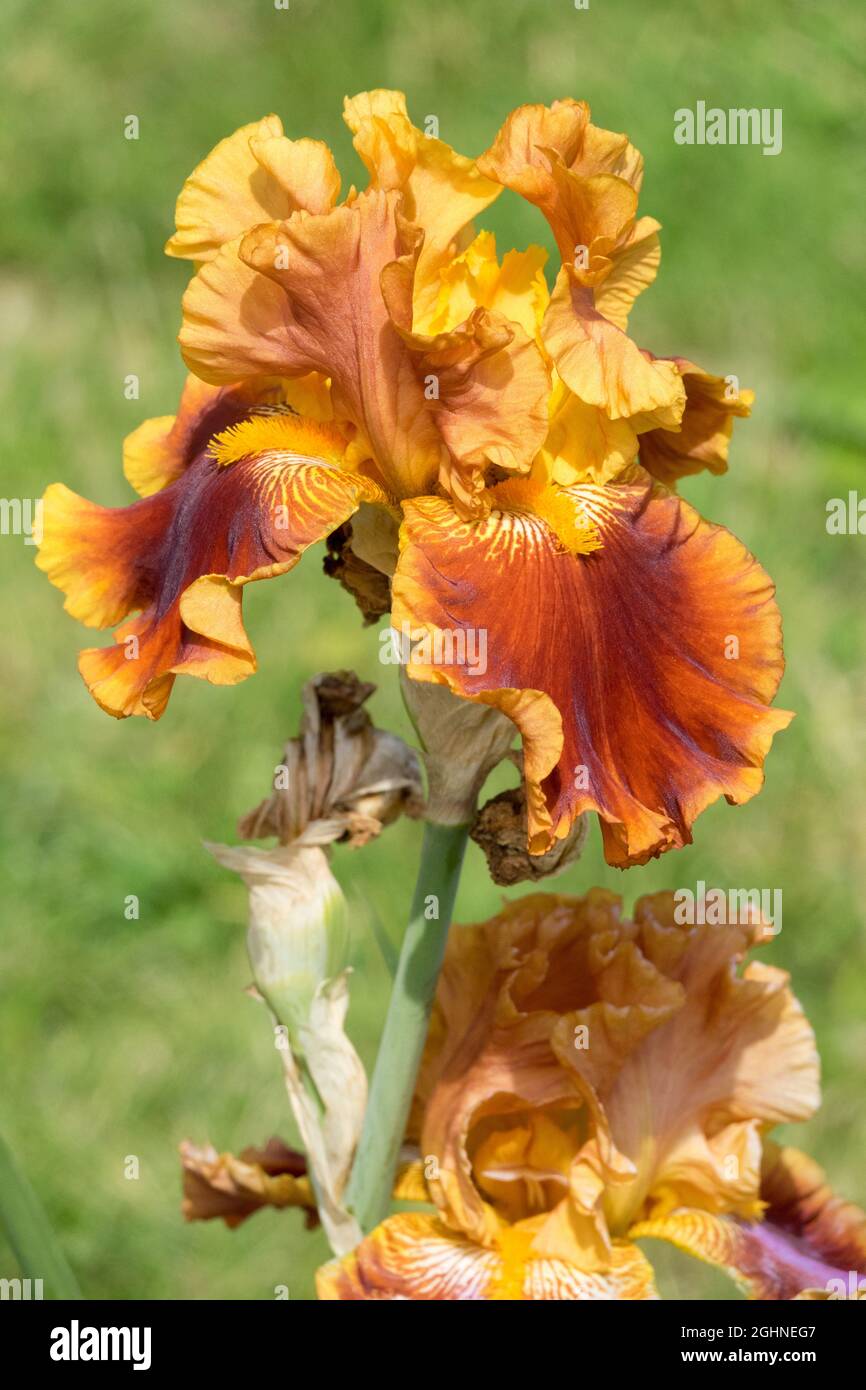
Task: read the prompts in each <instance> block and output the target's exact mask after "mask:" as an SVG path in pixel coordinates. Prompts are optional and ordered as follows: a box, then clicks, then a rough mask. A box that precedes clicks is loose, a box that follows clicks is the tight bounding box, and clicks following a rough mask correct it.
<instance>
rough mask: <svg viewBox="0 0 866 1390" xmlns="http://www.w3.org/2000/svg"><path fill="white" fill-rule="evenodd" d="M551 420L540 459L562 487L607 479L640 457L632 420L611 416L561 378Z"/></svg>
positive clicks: (609, 479)
mask: <svg viewBox="0 0 866 1390" xmlns="http://www.w3.org/2000/svg"><path fill="white" fill-rule="evenodd" d="M549 409H550V423H549V426H548V431H547V436H546V438H545V441H544V447H543V449H542V450H541V461H542V462H543V463H544V465H545V467H546V468H547V470H548V474H549V477H550V479H551V480H552V481H553V482H555V483H559V484H560V485H561V486H563V487H571V486H572V485H573V484H574V483H598V484H602V483H608V482H611V481H612V480H613V479H614V478H618V477H620V475H621V474H623V473H624V472H625V470H626V469H627V468H628V466H629V464H631V463H633V462H634V460H635V459H636V458H637V451H638V436H637V431H636V430H635V428H634V425H633V424H632V422H631V421H629V420H623V419H620V420H612V419H611V418H610V416H609V415H606V414H605V412H604V411H603V410H600V409H599V407H598V406H597V405H587V404H586V402H585V401H582V400H581V399H580V397H579V396H575V394H574V392H573V391H569V389H568V387H567V386H566V385H565V383H564V382H562V381H560V380H559V379H558V378H557V380H556V383H555V385H554V389H553V391H552V393H551V396H550V401H549Z"/></svg>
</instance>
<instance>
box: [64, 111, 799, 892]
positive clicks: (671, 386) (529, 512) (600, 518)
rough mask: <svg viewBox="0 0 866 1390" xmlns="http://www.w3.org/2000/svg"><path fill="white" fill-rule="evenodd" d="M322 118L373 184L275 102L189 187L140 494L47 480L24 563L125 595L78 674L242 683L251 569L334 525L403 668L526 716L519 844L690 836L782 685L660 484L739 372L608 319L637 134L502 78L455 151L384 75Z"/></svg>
mask: <svg viewBox="0 0 866 1390" xmlns="http://www.w3.org/2000/svg"><path fill="white" fill-rule="evenodd" d="M345 119H346V121H347V123H348V125H349V127H350V129H351V131H352V134H353V138H354V144H355V148H356V149H357V151H358V153H359V154H360V156H361V159H362V160H363V162H364V164H365V165H366V168H367V170H368V172H369V185H368V187H367V188H366V189H365V190H364V191H362V192H360V193H357V192H356V191H355V190H354V189H350V190H349V192H348V194H347V195H346V197H345V199H344V200H343V201H342V202H340V201H338V199H339V194H340V178H339V175H338V173H337V170H336V167H335V164H334V160H333V158H332V156H331V154H330V151H329V150H328V149H327V147H326V146H325V145H323V144H322V143H321V142H319V141H316V140H307V139H303V140H291V139H289V138H288V137H287V136H286V135H285V134H284V133H283V129H282V125H281V123H280V121H279V119H278V118H277V117H276V116H272V115H271V116H266V117H265V118H264V119H263V120H261V121H258V122H254V123H252V124H250V125H247V126H244V127H242V128H241V129H240V130H238V131H236V132H235V133H234V134H233V135H232V136H230V137H229V138H228V139H226V140H223V141H222V142H221V143H220V144H219V145H218V146H217V147H216V148H215V149H214V150H213V151H212V152H211V154H209V155H208V156H207V158H206V159H205V160H204V161H203V162H202V163H201V164H200V165H199V166H198V168H197V169H196V170H195V171H194V172H193V174H192V175H191V176H190V178H189V179H188V180H187V183H186V184H185V185H184V188H183V190H182V192H181V194H180V197H179V199H178V204H177V219H176V220H177V232H176V234H175V236H173V237H172V239H171V240H170V242H169V243H168V247H167V250H168V252H169V254H170V255H173V256H179V257H184V258H187V259H189V260H191V261H193V262H194V263H195V265H196V267H197V271H196V274H195V275H194V277H193V279H192V280H191V282H190V284H189V286H188V288H187V291H186V293H185V295H184V300H183V326H182V329H181V333H180V343H181V348H182V352H183V355H184V358H185V361H186V362H187V364H188V366H189V368H190V371H191V372H192V373H193V375H192V376H191V378H190V380H189V382H188V383H187V386H186V388H185V390H184V393H183V397H182V399H181V404H180V409H179V413H178V415H177V417H176V418H174V419H172V417H162V418H161V419H158V420H151V421H147V422H146V423H145V424H143V425H142V426H140V428H139V429H138V430H137V431H136V432H135V434H133V435H132V436H131V437H130V439H129V440H128V441H127V445H126V451H125V468H126V472H127V476H128V478H129V480H130V482H131V483H132V485H133V486H134V487H135V488H137V490H138V491H139V493H140V494H141V497H140V500H139V501H137V502H134V503H133V504H132V505H131V506H129V507H126V508H104V507H99V506H96V505H95V504H93V503H91V502H88V501H85V500H84V499H83V498H81V497H77V496H76V495H75V494H74V493H72V492H70V491H69V490H68V489H67V488H65V487H64V486H63V485H61V484H55V485H53V486H52V487H51V488H49V489H48V491H47V493H46V495H45V499H44V503H45V504H44V528H43V529H44V541H43V545H42V549H41V552H40V556H39V561H38V563H39V564H40V566H41V567H42V569H43V570H44V571H45V572H46V573H47V574H48V576H49V578H50V579H51V580H52V582H53V583H55V584H56V585H57V586H58V587H59V588H61V589H63V590H64V592H65V593H66V595H67V598H66V607H67V609H68V610H69V611H70V612H71V613H72V614H73V616H75V617H77V618H78V619H80V620H81V621H82V622H84V623H86V624H88V625H90V626H93V627H114V626H116V625H117V624H120V626H117V627H116V632H115V643H114V645H113V646H109V647H108V648H93V649H90V650H87V651H85V652H83V653H82V655H81V658H80V669H81V672H82V674H83V676H84V679H85V681H86V682H87V685H88V687H89V689H90V690H91V692H92V694H93V696H94V698H95V699H96V700H97V701H98V703H99V704H100V705H101V706H102V707H103V708H104V709H106V710H107V711H108V712H109V713H111V714H113V715H115V716H117V717H124V716H126V715H130V714H144V715H146V716H147V717H149V718H151V719H157V718H159V717H160V716H161V714H162V713H163V711H164V709H165V706H166V703H167V701H168V698H169V695H170V692H171V689H172V686H173V683H174V680H175V677H176V676H177V675H178V674H181V673H183V674H188V675H193V676H199V677H203V678H205V679H207V680H209V681H210V682H211V683H213V684H216V685H231V684H234V683H235V682H237V681H240V680H242V679H243V678H244V677H245V676H247V675H249V674H250V673H251V672H252V671H253V670H254V669H255V656H254V653H253V650H252V647H251V644H250V641H249V638H248V637H247V635H246V632H245V630H244V627H243V622H242V618H241V595H242V591H243V588H244V587H245V585H247V584H248V583H250V582H252V581H253V580H257V579H264V578H269V577H271V576H274V575H278V574H282V573H284V572H286V571H287V570H290V569H292V568H293V567H294V565H295V564H296V563H297V562H298V560H299V559H300V557H301V555H302V554H303V552H304V551H305V550H306V549H307V548H308V547H309V546H311V545H313V544H315V543H316V542H319V541H326V542H327V541H329V538H331V537H334V536H335V535H339V537H340V540H339V543H338V544H336V543H332V544H331V568H332V569H335V570H336V572H337V573H338V575H339V577H340V578H341V579H342V580H343V581H344V582H345V583H346V584H347V585H348V587H350V588H351V589H352V591H353V592H354V593H355V594H356V596H357V597H358V598H359V601H360V603H361V606H362V609H363V611H364V612H365V613H367V614H368V615H369V616H373V615H379V614H380V613H381V612H383V611H384V610H383V605H384V604H385V603H386V602H390V604H391V612H392V622H393V624H394V626H395V628H396V629H397V630H399V631H401V632H402V631H404V630H405V631H407V632H408V633H409V634H410V635H411V638H412V641H413V643H415V647H414V648H413V657H412V660H411V661H410V663H409V665H408V674H409V676H410V677H411V678H412V679H413V680H415V681H416V682H428V683H440V684H445V685H447V686H448V687H449V688H450V689H451V690H452V691H453V692H454V693H455V694H457V695H459V696H460V697H462V698H464V699H467V700H470V701H474V702H476V703H479V704H482V705H489V706H492V707H494V708H496V709H498V710H500V711H501V712H502V713H503V714H505V715H506V716H507V717H508V718H509V719H510V720H512V721H513V722H514V724H515V725H516V726H517V729H518V730H519V732H520V734H521V736H522V740H523V749H524V775H525V783H526V801H527V834H528V847H529V850H530V852H531V853H533V854H542V853H544V852H546V851H548V850H550V849H551V848H552V847H553V846H554V845H555V843H556V842H557V841H558V840H562V839H564V838H566V837H567V836H568V835H569V833H570V831H571V828H572V826H573V825H574V823H575V821H576V820H577V819H578V817H579V816H580V815H582V814H583V813H584V812H587V811H594V812H596V813H597V814H598V816H599V818H600V820H601V825H602V833H603V837H604V845H605V853H606V856H607V858H608V861H609V862H610V863H611V864H616V865H618V866H620V867H625V866H627V865H630V864H639V863H643V862H645V861H646V860H647V859H649V858H651V857H653V856H655V855H658V854H660V853H662V852H664V851H665V850H668V849H670V848H673V847H677V846H681V845H684V844H687V843H688V842H689V841H690V840H691V837H692V831H691V827H692V825H693V822H694V821H695V819H696V817H697V816H698V815H699V814H700V813H701V811H703V810H704V809H705V808H706V807H707V806H709V805H710V804H711V803H712V802H714V801H716V800H717V799H718V798H719V797H721V796H724V797H725V798H726V799H727V800H728V801H729V802H732V803H740V802H743V801H746V800H748V799H749V798H750V797H752V796H754V795H755V793H756V792H757V791H758V790H759V789H760V787H761V785H762V781H763V763H764V759H765V757H766V754H767V752H768V751H769V747H770V744H771V742H772V739H773V736H774V734H775V733H776V732H777V731H778V730H780V729H782V728H784V727H785V725H786V724H787V723H788V722H789V719H790V715H789V714H787V713H786V712H784V711H779V710H774V709H772V708H771V707H770V706H771V704H772V701H773V699H774V697H775V695H776V691H777V688H778V685H779V681H780V679H781V675H782V669H783V661H782V649H781V627H780V620H779V614H778V610H777V608H776V605H775V602H774V597H773V585H772V583H771V582H770V580H769V578H768V576H767V575H766V574H765V573H764V571H763V570H762V569H761V567H760V566H759V565H758V563H757V562H756V560H755V559H754V558H753V557H752V556H751V555H750V554H749V552H748V551H747V550H746V549H745V547H744V546H742V545H741V544H740V542H739V541H738V540H736V539H735V538H734V537H733V536H732V535H731V534H730V533H729V532H728V531H726V530H724V529H723V528H721V527H718V526H713V525H710V524H709V523H708V522H705V521H704V520H702V519H701V517H700V516H698V514H697V513H696V512H695V511H694V509H693V508H692V507H690V506H689V505H688V504H687V503H686V502H685V501H683V500H682V499H681V498H680V497H679V496H678V495H677V494H676V491H675V485H676V482H677V480H678V478H680V477H682V476H686V475H688V474H690V473H693V472H695V471H697V470H699V469H704V468H706V469H709V470H710V471H712V472H720V471H722V470H723V469H724V468H725V467H726V460H727V449H728V442H729V438H730V433H731V427H732V423H733V419H734V417H735V416H738V415H739V416H742V415H746V414H748V412H749V409H750V406H751V399H752V397H751V393H750V392H748V391H745V390H740V389H739V386H738V384H737V382H736V379H735V378H734V377H731V376H727V377H716V376H713V375H711V374H709V373H707V372H704V371H703V370H702V369H700V368H699V367H697V366H695V364H694V363H692V362H690V361H688V360H687V359H684V358H679V357H672V358H658V357H655V356H654V355H653V354H652V353H651V352H649V351H647V350H645V349H642V348H640V347H639V346H638V345H637V344H636V343H635V342H634V341H633V340H632V339H631V338H630V337H629V336H628V333H627V326H628V315H629V310H630V308H631V305H632V303H633V302H634V300H635V299H636V297H637V295H638V294H639V293H640V292H641V291H642V290H643V289H645V288H646V287H647V286H648V285H649V284H650V283H651V282H652V280H653V279H654V277H655V274H656V271H657V268H658V263H659V242H658V223H657V222H655V221H654V220H653V219H652V218H650V217H646V216H639V215H638V212H637V204H638V196H639V191H640V185H641V179H642V173H643V160H642V158H641V156H640V154H639V153H638V152H637V150H635V149H634V147H633V146H632V145H631V144H629V142H628V140H627V138H626V137H625V136H624V135H618V134H614V133H613V132H610V131H606V130H603V129H601V128H599V127H597V126H594V125H593V124H592V122H591V120H590V113H589V108H588V107H587V106H586V103H584V102H577V101H558V102H554V103H553V104H552V105H551V106H549V107H545V106H539V105H530V106H522V107H520V108H518V109H517V110H516V111H514V112H513V113H512V114H511V115H510V116H509V117H508V119H507V120H506V122H505V124H504V125H503V127H502V129H501V130H500V132H499V133H498V135H497V136H496V138H495V140H494V142H493V144H492V145H491V147H490V149H489V150H487V151H486V152H485V154H483V155H482V156H481V157H480V158H479V159H478V160H477V161H473V160H471V159H468V158H466V157H464V156H462V155H459V154H457V153H456V152H455V151H454V150H452V149H451V148H450V146H448V145H447V144H445V143H444V142H442V141H440V140H438V139H428V138H426V136H425V135H424V133H423V132H421V131H420V130H418V129H417V128H416V127H415V126H413V125H412V124H411V122H410V120H409V117H408V114H407V111H406V103H405V99H404V97H403V96H402V95H401V94H400V93H399V92H393V91H386V90H375V91H371V92H365V93H361V94H360V95H358V96H356V97H353V98H351V99H348V100H347V101H346V104H345ZM503 188H508V189H510V190H512V191H513V192H516V193H517V194H519V195H520V196H522V197H524V198H526V199H528V200H529V201H530V202H531V203H533V204H535V205H536V206H537V207H538V208H539V210H540V212H541V213H542V214H543V215H544V217H545V218H546V219H547V221H548V223H549V224H550V227H551V228H552V230H553V233H554V236H555V239H556V243H557V246H558V249H559V254H560V262H561V264H560V267H559V270H558V272H557V273H556V277H555V283H554V286H553V289H552V291H551V290H550V289H549V287H548V283H547V280H546V279H545V272H544V262H545V259H546V256H545V253H544V252H543V251H542V250H541V249H540V248H539V247H537V246H532V247H529V248H528V249H527V250H525V251H509V252H508V253H507V254H506V255H505V256H504V258H503V259H502V260H501V261H500V259H499V258H498V256H497V251H496V246H495V242H494V240H493V237H492V236H491V235H490V234H489V233H486V232H484V231H482V232H480V233H479V234H478V235H476V236H474V237H473V230H472V223H473V220H474V219H475V218H476V217H478V216H479V215H480V214H481V213H483V212H484V210H485V209H486V208H487V207H488V206H489V204H490V203H492V202H493V201H494V199H495V198H496V197H498V196H499V194H500V193H501V192H502V190H503ZM347 523H348V524H350V525H351V536H350V537H347V534H346V531H345V527H346V525H347ZM335 555H336V556H338V557H339V558H338V560H336V561H335V559H334V557H335ZM350 555H351V556H352V557H354V558H353V560H350V558H349V556H350ZM373 573H378V575H379V576H380V579H379V580H375V579H374V578H373ZM389 593H390V598H389V597H388V594H389ZM475 637H478V638H479V639H480V638H481V637H483V643H484V659H483V660H479V661H476V662H471V663H467V662H466V661H465V660H464V659H462V656H461V653H464V652H465V650H466V648H467V646H468V644H470V643H471V642H472V640H473V639H474V638H475ZM425 652H427V653H428V654H427V655H424V653H425Z"/></svg>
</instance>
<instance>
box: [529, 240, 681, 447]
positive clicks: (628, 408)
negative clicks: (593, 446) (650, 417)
mask: <svg viewBox="0 0 866 1390" xmlns="http://www.w3.org/2000/svg"><path fill="white" fill-rule="evenodd" d="M542 336H543V338H544V345H545V347H546V348H547V350H548V352H549V353H550V355H551V357H552V358H553V360H554V362H555V363H556V368H557V371H558V372H559V375H560V376H561V377H562V379H563V381H564V382H565V384H566V385H567V386H568V387H569V388H570V389H571V390H572V391H573V392H574V393H575V395H576V396H579V397H580V399H581V400H583V401H586V402H587V404H588V405H595V406H599V407H600V408H601V409H602V410H604V411H605V413H606V414H607V415H609V416H610V417H611V419H613V420H618V419H621V418H623V417H626V418H627V417H629V416H632V415H640V414H643V413H656V412H661V415H660V418H659V423H663V424H664V425H665V426H666V427H668V428H670V427H671V426H676V424H677V422H678V420H679V419H680V417H681V416H682V412H683V408H684V406H685V388H684V386H683V383H682V379H681V377H680V374H679V372H678V371H677V369H676V367H675V366H674V364H673V363H672V362H666V361H664V360H663V359H661V358H660V359H658V360H657V361H650V360H648V359H647V357H646V356H645V355H644V354H643V353H642V352H641V351H640V348H638V346H637V345H636V344H635V343H633V342H632V340H631V338H629V337H628V335H627V334H626V333H624V332H623V330H622V329H621V328H618V327H617V325H616V324H615V323H613V322H611V321H610V320H609V319H607V318H605V316H604V314H603V313H601V312H600V310H599V309H598V307H597V305H596V302H595V297H594V295H593V291H592V289H591V288H589V287H587V286H586V285H583V284H581V283H580V282H579V281H578V280H577V279H576V278H575V272H574V270H573V268H572V267H571V266H568V265H565V266H563V267H562V269H561V270H560V272H559V275H558V276H557V277H556V285H555V287H554V290H553V294H552V295H551V299H550V306H549V308H548V310H547V313H546V314H545V316H544V324H543V325H542Z"/></svg>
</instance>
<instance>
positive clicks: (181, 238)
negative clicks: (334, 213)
mask: <svg viewBox="0 0 866 1390" xmlns="http://www.w3.org/2000/svg"><path fill="white" fill-rule="evenodd" d="M339 192H340V176H339V174H338V173H337V169H336V166H335V164H334V160H333V156H332V155H331V152H330V150H329V149H328V147H327V145H324V144H322V142H321V140H288V139H287V138H286V137H285V135H284V134H283V127H282V122H281V121H280V118H279V116H265V117H264V119H263V120H261V121H253V122H252V123H251V124H249V125H245V126H241V128H240V130H236V131H235V133H234V134H233V135H230V136H229V137H228V138H227V139H225V140H221V141H220V142H219V144H218V145H217V146H216V147H215V148H214V149H213V150H211V152H210V154H209V155H207V157H206V158H205V159H203V160H202V162H201V164H199V165H198V166H197V167H196V168H195V169H194V170H193V172H192V173H191V174H190V176H189V178H188V179H187V181H186V183H185V184H184V186H183V188H182V189H181V192H180V196H179V197H178V200H177V208H176V211H175V221H176V225H177V231H176V232H175V235H174V236H173V237H172V238H171V239H170V240H169V241H168V242H167V243H166V248H165V249H166V252H167V254H168V255H169V256H179V257H182V258H185V259H187V260H194V261H209V260H212V259H213V257H214V256H215V255H216V253H217V251H218V250H219V248H220V247H221V246H224V245H225V244H226V242H229V241H233V240H234V239H235V237H238V236H242V235H243V233H244V232H247V231H249V230H250V228H251V227H255V226H257V225H258V224H259V223H260V222H271V221H274V220H277V219H281V218H284V217H288V216H289V215H290V213H292V212H296V211H297V210H298V209H299V208H303V209H305V210H306V211H307V212H327V211H328V210H329V209H330V208H331V207H333V205H334V203H335V202H336V200H337V197H338V195H339Z"/></svg>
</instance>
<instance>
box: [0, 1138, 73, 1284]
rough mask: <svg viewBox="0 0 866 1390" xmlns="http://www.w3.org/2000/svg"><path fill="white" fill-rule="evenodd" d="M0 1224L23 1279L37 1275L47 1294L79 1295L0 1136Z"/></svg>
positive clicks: (46, 1222) (54, 1239)
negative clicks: (19, 1266)
mask: <svg viewBox="0 0 866 1390" xmlns="http://www.w3.org/2000/svg"><path fill="white" fill-rule="evenodd" d="M0 1226H2V1227H3V1228H4V1230H5V1232H6V1235H7V1237H8V1239H9V1244H10V1245H11V1246H12V1249H13V1251H14V1252H15V1255H16V1257H17V1259H18V1262H19V1264H20V1265H21V1269H22V1271H23V1273H24V1277H25V1278H26V1279H41V1280H42V1281H43V1284H44V1288H45V1294H46V1297H48V1298H55V1299H72V1298H75V1299H78V1298H82V1297H83V1295H82V1293H81V1290H80V1289H79V1287H78V1284H77V1282H76V1279H75V1275H74V1274H73V1273H72V1270H71V1269H70V1268H69V1265H68V1264H67V1263H66V1256H65V1255H64V1254H63V1251H62V1250H61V1249H60V1246H59V1245H58V1243H57V1237H56V1236H55V1234H54V1231H53V1230H52V1229H51V1224H50V1222H49V1220H48V1217H47V1216H46V1215H45V1212H44V1211H43V1210H42V1205H41V1203H40V1201H39V1199H38V1197H37V1196H36V1193H35V1192H34V1191H33V1188H32V1187H31V1186H30V1183H29V1182H28V1181H27V1179H26V1178H25V1176H24V1174H23V1173H22V1172H21V1170H20V1169H19V1167H18V1165H17V1164H16V1162H15V1160H14V1158H13V1157H12V1154H11V1153H10V1152H9V1149H8V1148H7V1146H6V1144H5V1143H4V1142H3V1139H2V1137H0Z"/></svg>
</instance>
